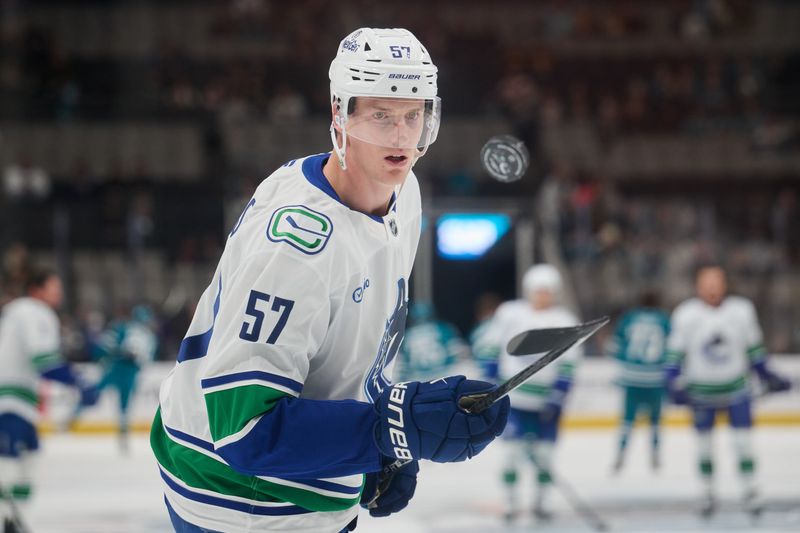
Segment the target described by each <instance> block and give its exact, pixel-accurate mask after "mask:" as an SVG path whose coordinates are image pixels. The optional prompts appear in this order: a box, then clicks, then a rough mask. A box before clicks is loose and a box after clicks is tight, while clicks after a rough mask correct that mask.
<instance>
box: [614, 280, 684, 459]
mask: <svg viewBox="0 0 800 533" xmlns="http://www.w3.org/2000/svg"><path fill="white" fill-rule="evenodd" d="M668 335H669V316H667V314H666V313H664V311H662V310H660V309H659V308H658V295H657V294H656V293H655V292H654V291H646V292H644V293H643V294H642V296H641V301H640V305H639V307H637V308H635V309H632V310H630V311H628V312H627V313H625V314H624V315H623V316H622V317H621V318H620V319H619V322H618V323H617V329H616V330H615V332H614V336H613V338H612V340H611V345H610V346H609V352H610V354H611V355H612V356H613V357H614V358H616V359H617V361H618V362H619V374H618V376H617V379H616V383H617V385H619V386H620V387H622V390H623V393H624V399H623V410H622V420H621V422H620V430H619V446H618V448H617V458H616V460H615V461H614V471H615V472H619V470H620V469H622V466H623V464H624V462H625V450H626V448H627V446H628V440H629V439H630V435H631V431H632V429H633V425H634V423H635V422H636V415H637V414H638V413H639V412H640V411H644V412H645V413H647V415H648V416H649V419H650V431H651V434H650V464H651V466H652V467H653V469H654V470H655V469H658V468H659V466H660V455H659V441H660V438H659V437H660V435H659V433H660V423H661V403H662V398H663V396H664V363H665V356H666V343H667V336H668Z"/></svg>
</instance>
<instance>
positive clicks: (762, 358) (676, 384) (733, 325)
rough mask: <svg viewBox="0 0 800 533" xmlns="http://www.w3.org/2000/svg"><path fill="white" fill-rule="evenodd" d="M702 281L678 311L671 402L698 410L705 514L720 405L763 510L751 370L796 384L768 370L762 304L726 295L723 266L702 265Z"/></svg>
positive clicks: (748, 501)
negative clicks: (758, 486)
mask: <svg viewBox="0 0 800 533" xmlns="http://www.w3.org/2000/svg"><path fill="white" fill-rule="evenodd" d="M696 288H697V297H695V298H690V299H689V300H686V301H685V302H683V303H682V304H680V305H679V306H678V307H677V308H676V309H675V311H674V312H673V313H672V320H671V326H672V331H671V333H670V336H669V340H668V345H667V349H668V355H667V359H668V362H667V369H666V372H667V390H668V393H669V395H670V398H671V399H672V401H673V402H674V403H676V404H679V405H684V404H685V405H688V406H689V407H690V408H691V410H692V414H693V417H694V427H695V429H696V430H697V438H698V459H699V468H700V474H701V477H702V480H703V483H704V486H705V494H704V500H703V505H702V508H701V512H702V514H703V515H704V516H710V515H711V514H712V513H713V512H714V511H715V509H716V498H715V492H714V485H713V473H714V461H713V453H712V439H711V433H712V431H711V430H712V429H713V427H714V421H715V418H716V413H717V411H720V410H724V411H727V413H728V418H729V421H730V425H731V427H732V433H733V440H734V446H735V449H736V454H737V456H738V458H739V474H740V476H741V479H742V484H743V496H744V503H745V506H746V507H747V509H748V511H749V512H751V513H753V514H758V513H760V511H761V502H760V500H759V497H758V491H757V489H756V485H755V481H754V473H755V457H754V453H753V448H752V443H751V437H750V428H751V427H752V425H753V418H752V406H751V401H752V394H751V391H750V388H749V386H748V375H749V373H750V372H751V371H754V372H755V373H756V375H757V376H758V377H759V378H760V380H761V382H762V383H763V385H764V387H765V388H766V390H767V391H770V392H777V391H783V390H787V389H789V387H790V383H789V381H788V380H786V379H784V378H783V377H781V376H779V375H777V374H775V373H774V372H772V371H771V370H770V369H769V367H768V365H767V351H766V349H765V348H764V345H763V343H762V336H761V327H760V326H759V323H758V318H757V316H756V310H755V307H754V306H753V304H752V302H750V300H748V299H746V298H743V297H740V296H729V295H728V294H727V291H728V284H727V278H726V273H725V270H724V269H723V268H722V267H721V266H719V265H706V266H703V267H701V268H699V269H698V271H697V278H696Z"/></svg>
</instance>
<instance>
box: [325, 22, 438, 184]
mask: <svg viewBox="0 0 800 533" xmlns="http://www.w3.org/2000/svg"><path fill="white" fill-rule="evenodd" d="M436 72H437V69H436V66H435V65H434V64H433V62H432V61H431V58H430V56H429V55H428V51H427V50H426V49H425V47H424V46H422V43H420V42H419V40H417V38H416V37H414V35H413V34H412V33H411V32H410V31H408V30H405V29H399V28H396V29H377V28H361V29H358V30H356V31H354V32H353V33H351V34H350V35H348V36H347V37H345V38H344V39H343V40H342V42H341V43H340V44H339V50H338V52H337V53H336V57H335V58H334V60H333V61H332V62H331V67H330V70H329V72H328V75H329V77H330V81H331V102H332V105H333V120H332V122H331V140H332V142H333V148H334V150H335V151H336V153H337V155H338V156H339V161H340V163H341V164H342V167H343V168H346V166H345V153H346V149H347V137H348V136H350V137H353V138H356V139H359V140H361V141H365V142H368V143H370V144H375V145H378V146H383V147H386V148H399V149H404V150H408V149H414V150H416V153H415V158H414V159H415V160H416V159H417V158H419V157H422V155H424V154H425V151H426V150H427V149H428V146H430V145H431V144H432V143H433V142H434V141H435V140H436V136H437V134H438V133H439V122H440V118H441V100H440V99H439V97H438V96H436ZM356 97H362V100H363V101H364V103H363V104H362V108H357V106H356V100H355V98H356ZM337 131H338V132H339V133H340V134H341V145H340V144H339V141H338V140H337V138H336V132H337Z"/></svg>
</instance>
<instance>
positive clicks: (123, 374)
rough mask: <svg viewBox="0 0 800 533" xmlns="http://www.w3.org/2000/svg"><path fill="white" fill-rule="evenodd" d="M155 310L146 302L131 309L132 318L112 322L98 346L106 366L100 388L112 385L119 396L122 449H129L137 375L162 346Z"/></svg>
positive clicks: (100, 358)
mask: <svg viewBox="0 0 800 533" xmlns="http://www.w3.org/2000/svg"><path fill="white" fill-rule="evenodd" d="M153 324H154V316H153V311H152V310H151V309H150V308H149V307H148V306H146V305H137V306H135V307H134V308H133V309H132V310H131V316H130V319H128V320H119V321H116V322H112V323H111V324H110V326H109V327H108V329H106V330H105V331H104V332H103V333H102V335H101V336H100V339H99V341H98V342H97V344H96V346H95V352H96V353H95V358H96V359H98V360H99V361H100V363H101V365H102V366H103V369H104V372H103V377H102V378H101V379H100V381H99V382H98V384H97V388H98V390H99V391H102V390H103V389H105V388H106V387H108V386H110V387H113V388H115V389H116V390H117V393H118V397H119V436H120V449H121V450H122V452H123V453H125V452H127V450H128V430H129V423H130V421H129V420H128V407H129V405H130V399H131V396H132V395H133V393H134V390H135V388H136V376H137V375H138V374H139V371H140V370H141V369H142V367H143V366H145V365H147V364H148V363H149V362H151V361H153V359H155V356H156V351H157V350H158V337H157V336H156V334H155V332H154V331H153Z"/></svg>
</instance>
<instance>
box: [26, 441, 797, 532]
mask: <svg viewBox="0 0 800 533" xmlns="http://www.w3.org/2000/svg"><path fill="white" fill-rule="evenodd" d="M693 437H694V435H693V434H692V432H691V431H690V430H689V429H688V428H667V429H666V431H665V434H664V437H663V450H662V451H663V466H662V469H661V471H660V472H658V473H657V474H653V473H652V472H651V471H650V470H649V467H648V462H647V453H646V452H647V450H646V442H645V441H646V440H647V432H646V431H645V430H644V429H640V430H638V431H637V432H636V433H635V434H634V439H633V442H632V444H631V449H630V453H629V457H628V461H627V464H626V468H625V469H624V470H623V472H622V473H621V474H620V475H618V476H612V475H611V474H610V471H611V469H610V466H611V461H612V456H613V452H614V449H615V432H614V431H613V430H610V429H603V430H571V431H567V432H565V433H564V434H563V440H562V442H561V443H560V448H559V450H558V451H557V455H556V471H557V473H558V475H559V476H561V478H563V479H564V480H565V481H568V482H569V484H570V485H572V486H573V487H574V489H575V490H576V491H577V492H578V494H579V495H580V496H581V498H582V499H584V500H585V501H586V502H587V503H588V504H589V505H591V506H592V507H594V508H595V509H596V511H597V512H598V513H599V514H600V515H602V517H603V518H604V519H605V520H606V521H607V522H608V523H609V525H610V526H611V531H621V532H622V531H624V532H638V531H642V532H644V531H657V532H668V531H676V532H678V531H680V532H683V531H748V532H763V533H766V532H772V531H794V532H797V531H800V427H797V426H790V427H760V428H757V429H756V430H755V446H756V449H757V451H758V477H759V480H760V486H761V489H762V494H763V495H764V499H765V502H766V505H767V510H766V511H765V513H764V515H763V516H762V517H761V519H760V520H759V521H757V522H753V521H752V520H751V519H750V518H749V517H748V516H747V515H746V514H745V513H744V512H743V511H742V510H741V509H740V508H739V506H738V501H739V493H740V490H739V488H740V487H739V483H738V479H737V476H736V470H735V460H734V457H733V453H732V444H731V442H730V438H729V437H730V435H729V434H728V432H727V430H725V429H722V430H720V431H718V433H717V438H716V441H715V450H716V452H717V455H718V457H719V461H718V462H717V486H718V488H719V494H720V497H721V500H722V509H721V510H720V512H719V513H718V514H717V515H716V516H715V517H714V518H712V519H711V520H710V521H704V520H702V519H700V518H699V517H698V515H697V513H696V509H697V499H696V497H697V495H698V494H699V492H700V485H699V483H698V479H697V475H696V468H695V459H694V439H693ZM504 452H505V450H504V448H503V443H499V444H497V445H493V446H491V447H489V448H488V449H487V450H486V451H485V452H484V453H483V454H481V455H480V456H479V457H477V458H476V459H475V460H473V461H468V462H466V463H461V464H456V465H439V464H433V463H429V462H426V463H424V464H423V466H422V471H421V474H420V479H419V485H418V487H417V493H416V495H415V497H414V499H413V500H412V502H411V504H410V505H409V507H408V508H407V509H405V510H404V511H403V512H401V513H400V514H397V515H394V516H391V517H389V518H384V519H371V518H370V517H369V516H368V515H366V513H364V512H362V513H361V517H360V519H359V526H358V529H357V532H358V533H369V532H374V533H378V532H380V533H414V532H431V533H433V532H441V533H445V532H453V533H455V532H460V533H473V532H475V533H477V532H500V531H541V532H561V531H570V532H572V531H591V529H590V528H589V527H588V526H586V525H585V523H584V522H582V521H581V519H580V517H579V516H578V515H576V514H575V513H574V512H573V511H572V510H571V509H570V508H569V506H568V504H567V503H566V501H565V500H563V498H561V497H560V495H555V497H554V498H553V504H554V507H555V510H556V511H557V515H556V517H555V519H554V521H553V522H551V523H550V524H541V523H536V522H535V521H533V520H532V519H530V518H528V517H523V518H522V519H521V520H520V521H519V523H517V524H514V525H513V526H506V525H505V524H504V523H503V520H502V512H503V501H504V500H503V487H502V485H501V482H500V465H501V464H503V458H504V455H503V454H504ZM531 479H532V478H531V476H530V475H528V476H527V477H523V479H522V481H521V485H522V486H524V487H525V489H527V490H526V491H524V497H523V501H531V499H532V498H531V496H530V495H531V494H532V483H533V482H532V480H531ZM35 490H36V497H35V499H34V501H33V502H31V504H30V505H29V507H28V508H27V509H24V513H25V515H26V517H27V521H28V523H29V525H30V526H31V529H32V531H33V533H144V532H148V533H158V532H168V531H172V529H171V528H170V525H169V522H168V519H167V515H166V512H165V510H164V506H163V502H162V496H161V487H160V484H159V480H158V478H157V472H156V466H155V464H154V459H153V458H152V456H151V454H150V450H149V447H148V443H147V437H146V436H145V435H137V436H136V437H134V438H133V442H132V445H131V451H130V453H129V455H127V456H123V455H121V454H120V452H119V450H118V448H117V442H116V440H115V438H114V437H113V436H110V435H109V436H84V435H66V434H58V435H51V436H48V437H45V438H44V439H43V450H42V453H41V455H40V457H39V461H38V464H37V483H36V485H35Z"/></svg>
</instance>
